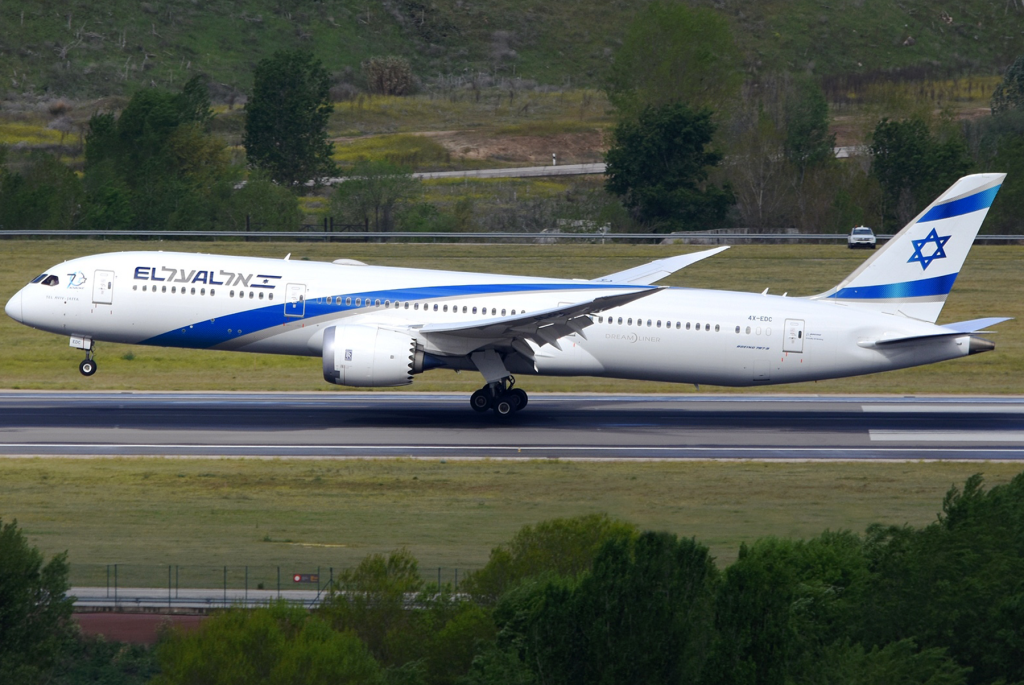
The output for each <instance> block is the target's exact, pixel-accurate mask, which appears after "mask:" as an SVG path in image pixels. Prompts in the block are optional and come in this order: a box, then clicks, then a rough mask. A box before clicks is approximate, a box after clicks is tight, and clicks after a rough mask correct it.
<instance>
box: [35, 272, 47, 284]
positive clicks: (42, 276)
mask: <svg viewBox="0 0 1024 685" xmlns="http://www.w3.org/2000/svg"><path fill="white" fill-rule="evenodd" d="M44 278H46V274H39V275H38V276H36V277H35V278H33V279H32V282H33V283H38V282H39V281H41V280H43V279H44Z"/></svg>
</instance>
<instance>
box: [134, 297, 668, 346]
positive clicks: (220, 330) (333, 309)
mask: <svg viewBox="0 0 1024 685" xmlns="http://www.w3.org/2000/svg"><path fill="white" fill-rule="evenodd" d="M653 287H656V286H628V285H615V284H597V283H515V284H503V283H495V284H482V285H440V286H426V287H422V288H398V289H395V290H371V291H368V292H358V293H345V294H344V295H331V296H330V299H329V300H328V298H327V296H324V297H322V298H317V299H313V300H306V303H305V304H306V307H305V314H304V315H303V316H301V317H295V316H285V315H284V305H285V303H284V302H281V303H275V304H271V305H267V306H265V307H259V308H257V309H249V310H247V311H242V312H236V313H234V314H227V315H225V316H219V317H217V318H216V319H213V320H203V321H199V322H197V323H193V324H190V325H188V326H187V327H185V328H176V329H174V330H171V331H167V332H166V333H161V334H160V335H157V336H154V337H152V338H148V339H146V340H143V341H141V342H140V343H139V344H140V345H157V346H161V347H189V348H195V349H204V348H208V347H215V346H217V345H221V344H223V343H225V342H228V341H230V340H234V339H235V338H239V337H242V336H245V335H250V334H252V333H258V332H260V331H263V330H266V329H268V328H273V327H275V326H282V325H284V324H286V323H296V322H300V321H304V320H306V319H311V318H315V317H318V316H325V315H330V314H340V313H342V312H347V311H351V310H359V309H367V306H366V305H363V306H359V307H357V306H356V305H354V304H351V305H345V304H339V303H338V302H339V300H338V298H339V297H341V298H342V300H341V301H342V302H344V299H345V298H352V301H355V299H356V298H360V299H362V300H364V301H365V300H369V301H371V302H372V301H375V300H380V301H381V302H383V301H384V300H391V301H392V302H394V301H399V302H417V301H422V300H434V299H438V298H449V297H471V296H476V295H497V294H502V293H533V292H545V291H548V292H550V291H558V290H608V289H612V290H621V289H623V288H636V289H638V290H639V289H643V288H653ZM229 330H230V331H231V333H228V331H229Z"/></svg>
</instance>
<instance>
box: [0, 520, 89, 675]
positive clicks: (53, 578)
mask: <svg viewBox="0 0 1024 685" xmlns="http://www.w3.org/2000/svg"><path fill="white" fill-rule="evenodd" d="M67 591H68V562H67V554H66V553H63V554H58V555H56V556H54V557H53V558H52V559H50V561H48V562H46V563H45V564H44V563H43V555H42V553H41V552H40V551H39V550H38V549H36V548H35V547H33V546H31V545H30V544H29V542H28V540H27V539H26V538H25V534H24V533H23V532H21V530H19V529H18V524H17V521H13V522H11V523H6V524H5V523H3V521H2V520H0V682H2V683H35V682H45V681H46V678H47V677H48V672H49V670H50V668H51V667H52V666H53V665H54V664H55V663H56V662H57V660H58V659H59V657H60V655H61V654H62V652H63V651H64V650H65V648H66V647H67V645H68V642H69V641H70V640H71V639H72V638H73V635H74V633H75V627H74V624H73V622H72V620H71V612H72V610H73V609H74V600H73V599H72V598H70V597H67V596H66V593H67Z"/></svg>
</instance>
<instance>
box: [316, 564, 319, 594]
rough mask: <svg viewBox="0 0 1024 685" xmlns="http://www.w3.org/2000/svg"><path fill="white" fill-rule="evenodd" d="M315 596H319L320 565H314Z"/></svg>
mask: <svg viewBox="0 0 1024 685" xmlns="http://www.w3.org/2000/svg"><path fill="white" fill-rule="evenodd" d="M316 596H317V597H319V596H320V567H319V566H317V567H316Z"/></svg>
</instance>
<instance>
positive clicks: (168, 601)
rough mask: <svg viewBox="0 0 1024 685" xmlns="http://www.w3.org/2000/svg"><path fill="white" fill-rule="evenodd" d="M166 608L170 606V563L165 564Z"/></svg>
mask: <svg viewBox="0 0 1024 685" xmlns="http://www.w3.org/2000/svg"><path fill="white" fill-rule="evenodd" d="M167 608H168V609H170V608H171V565H170V564H167Z"/></svg>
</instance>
